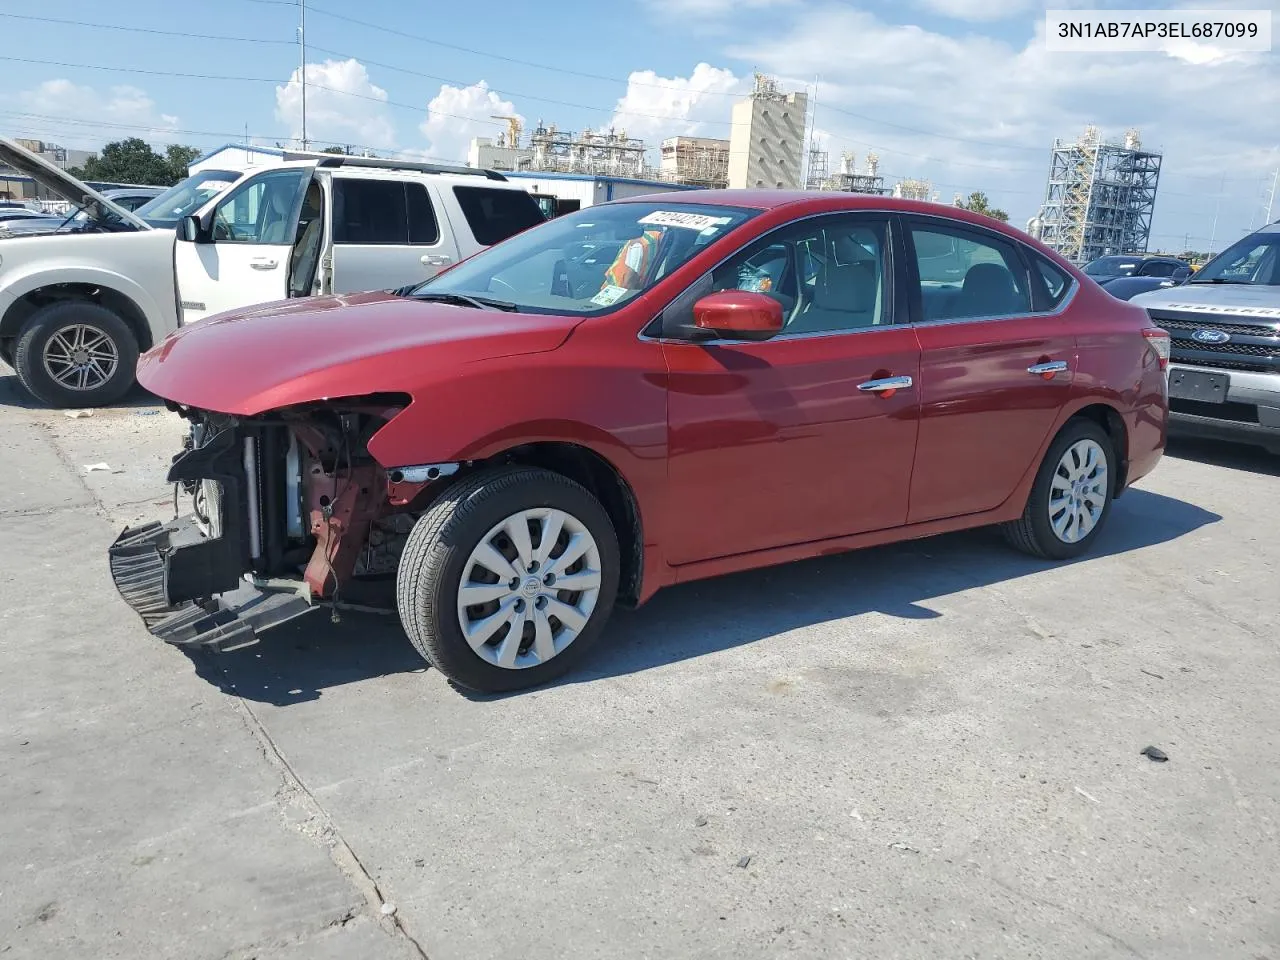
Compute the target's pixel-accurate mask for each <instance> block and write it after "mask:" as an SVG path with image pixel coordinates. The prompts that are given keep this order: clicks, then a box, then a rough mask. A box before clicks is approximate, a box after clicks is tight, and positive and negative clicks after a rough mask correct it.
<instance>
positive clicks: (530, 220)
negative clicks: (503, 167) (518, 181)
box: [453, 187, 547, 247]
mask: <svg viewBox="0 0 1280 960" xmlns="http://www.w3.org/2000/svg"><path fill="white" fill-rule="evenodd" d="M453 195H454V196H455V197H457V198H458V205H459V206H460V207H462V215H463V216H465V217H466V218H467V225H468V226H470V227H471V233H472V235H473V236H474V237H475V238H476V242H477V243H481V244H484V245H485V246H486V247H488V246H492V245H493V244H495V243H499V242H501V241H503V240H506V239H507V238H508V237H513V236H515V235H516V234H517V233H519V232H520V231H522V230H527V229H528V228H529V227H532V226H535V225H537V224H539V223H543V222H545V221H546V219H547V218H546V217H545V216H544V215H543V213H542V210H541V209H540V208H539V207H538V201H536V200H535V199H533V197H532V196H531V195H530V194H528V193H526V192H525V191H524V190H495V189H493V188H492V187H454V188H453Z"/></svg>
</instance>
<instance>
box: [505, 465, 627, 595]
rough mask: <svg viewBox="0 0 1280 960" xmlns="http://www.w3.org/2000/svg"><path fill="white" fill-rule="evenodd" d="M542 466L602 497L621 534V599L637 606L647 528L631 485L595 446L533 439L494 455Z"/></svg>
mask: <svg viewBox="0 0 1280 960" xmlns="http://www.w3.org/2000/svg"><path fill="white" fill-rule="evenodd" d="M494 462H498V463H513V464H520V465H521V466H531V467H541V468H542V469H544V470H550V471H551V472H553V473H558V474H561V475H562V476H565V477H568V478H569V479H570V480H574V481H576V482H578V483H580V484H582V485H583V486H584V487H586V488H587V489H588V490H590V491H591V494H592V496H594V497H595V498H596V499H597V500H599V501H600V504H601V506H603V507H604V509H605V512H606V513H608V514H609V519H610V521H612V523H613V529H614V532H615V533H616V534H617V537H618V556H619V559H620V560H621V569H620V570H619V571H618V602H619V603H621V604H624V605H626V606H634V605H635V604H636V602H637V600H638V599H639V596H640V582H641V579H642V577H643V574H644V532H643V528H642V526H641V522H640V508H639V506H638V505H637V503H636V496H635V493H634V492H633V491H632V489H631V485H630V484H628V483H627V481H626V480H625V479H624V478H623V476H622V474H621V473H619V472H618V469H617V468H616V467H615V466H614V465H613V464H612V463H610V462H609V461H608V460H606V459H605V458H604V457H602V456H600V455H599V454H598V453H596V452H595V451H594V450H589V449H588V448H586V447H581V446H578V445H577V444H573V443H530V444H525V445H523V446H519V447H514V448H512V449H510V450H507V451H505V452H503V453H502V454H499V455H498V456H496V457H493V458H492V459H490V460H489V461H488V463H490V464H492V463H494Z"/></svg>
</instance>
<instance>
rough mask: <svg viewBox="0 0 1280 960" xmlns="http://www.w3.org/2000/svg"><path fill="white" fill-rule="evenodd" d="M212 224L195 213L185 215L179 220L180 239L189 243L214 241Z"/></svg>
mask: <svg viewBox="0 0 1280 960" xmlns="http://www.w3.org/2000/svg"><path fill="white" fill-rule="evenodd" d="M209 227H210V224H208V223H205V222H202V221H201V219H200V218H199V217H197V216H196V215H195V214H191V215H190V216H187V217H183V218H182V219H181V220H179V221H178V239H179V240H185V241H187V243H212V242H213V231H212V230H210V229H209Z"/></svg>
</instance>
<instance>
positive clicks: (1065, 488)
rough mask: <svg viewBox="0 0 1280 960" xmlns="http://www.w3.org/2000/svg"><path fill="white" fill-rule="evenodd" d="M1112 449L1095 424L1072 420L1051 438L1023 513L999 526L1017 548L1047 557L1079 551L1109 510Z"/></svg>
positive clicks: (1113, 472)
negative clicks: (1051, 441)
mask: <svg viewBox="0 0 1280 960" xmlns="http://www.w3.org/2000/svg"><path fill="white" fill-rule="evenodd" d="M1115 478H1116V451H1115V449H1114V447H1113V446H1112V442H1111V437H1110V436H1108V435H1107V432H1106V431H1105V430H1103V429H1102V427H1100V426H1099V425H1098V424H1096V423H1094V422H1093V421H1092V420H1085V419H1083V418H1081V419H1078V420H1070V421H1068V422H1067V424H1066V426H1064V427H1063V428H1062V430H1061V431H1060V432H1059V434H1058V436H1057V437H1056V438H1055V439H1054V441H1053V443H1052V444H1050V446H1049V450H1048V452H1047V453H1046V454H1045V457H1044V461H1043V462H1042V463H1041V464H1040V470H1039V471H1038V472H1037V474H1036V479H1035V483H1034V484H1033V485H1032V487H1031V495H1030V496H1029V497H1028V498H1027V506H1026V508H1025V509H1024V510H1023V512H1022V516H1021V517H1020V518H1019V519H1017V520H1015V521H1013V522H1012V523H1006V524H1004V526H1003V530H1004V534H1005V537H1006V539H1008V541H1009V542H1010V543H1011V544H1012V545H1013V546H1014V547H1016V548H1017V549H1019V550H1021V551H1023V552H1024V553H1029V554H1031V555H1032V556H1034V557H1040V558H1042V559H1045V560H1069V559H1071V558H1072V557H1078V556H1080V555H1081V554H1082V553H1084V552H1085V551H1086V550H1088V549H1089V547H1090V546H1091V545H1092V544H1093V541H1094V540H1095V539H1096V538H1097V536H1098V533H1099V531H1101V530H1102V528H1103V526H1104V525H1105V524H1106V520H1107V517H1108V516H1110V514H1111V501H1112V500H1113V499H1114V496H1115Z"/></svg>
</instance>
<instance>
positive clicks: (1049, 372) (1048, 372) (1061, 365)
mask: <svg viewBox="0 0 1280 960" xmlns="http://www.w3.org/2000/svg"><path fill="white" fill-rule="evenodd" d="M1066 370H1067V361H1065V360H1048V361H1046V362H1045V363H1033V364H1032V365H1031V366H1029V367H1027V373H1030V374H1032V375H1033V376H1037V377H1044V378H1045V379H1046V380H1052V379H1053V375H1054V374H1055V373H1066Z"/></svg>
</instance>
